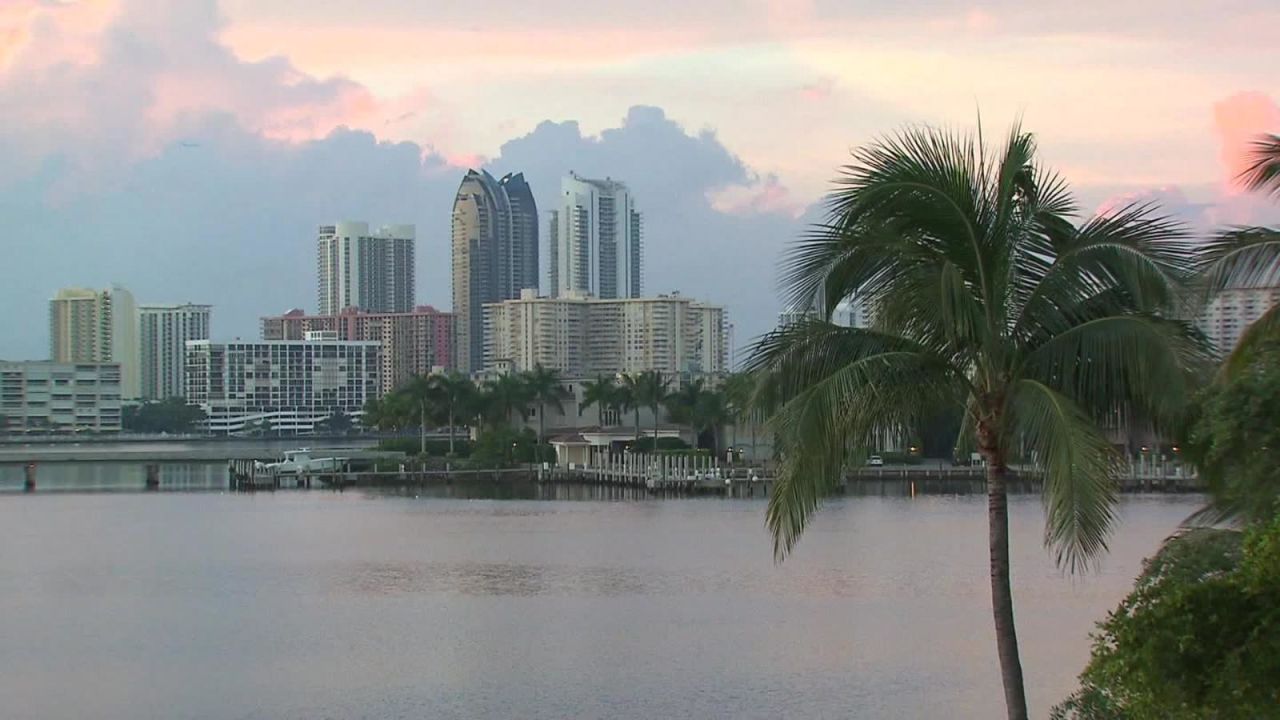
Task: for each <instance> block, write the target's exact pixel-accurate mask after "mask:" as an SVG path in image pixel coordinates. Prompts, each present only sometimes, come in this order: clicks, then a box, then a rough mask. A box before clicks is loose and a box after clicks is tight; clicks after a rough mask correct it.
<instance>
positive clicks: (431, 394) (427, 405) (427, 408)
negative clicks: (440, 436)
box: [398, 375, 438, 455]
mask: <svg viewBox="0 0 1280 720" xmlns="http://www.w3.org/2000/svg"><path fill="white" fill-rule="evenodd" d="M398 392H399V393H401V394H402V396H403V397H405V398H406V399H408V400H409V401H411V402H412V403H413V406H414V407H415V408H416V409H417V411H418V429H419V440H420V450H419V452H421V453H422V454H423V455H426V454H427V417H428V416H429V415H431V414H433V413H434V411H435V407H436V403H437V401H438V398H437V396H436V389H435V386H434V385H433V384H432V382H431V378H430V377H428V376H426V375H418V376H415V377H414V378H413V379H411V380H410V381H409V382H407V383H405V384H404V386H403V387H401V388H400V389H399V391H398Z"/></svg>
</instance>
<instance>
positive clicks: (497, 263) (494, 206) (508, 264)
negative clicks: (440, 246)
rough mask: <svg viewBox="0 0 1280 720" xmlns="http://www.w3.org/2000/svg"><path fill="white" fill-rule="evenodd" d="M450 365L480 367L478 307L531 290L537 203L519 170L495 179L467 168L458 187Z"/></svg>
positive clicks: (481, 319)
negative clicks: (453, 338)
mask: <svg viewBox="0 0 1280 720" xmlns="http://www.w3.org/2000/svg"><path fill="white" fill-rule="evenodd" d="M451 231H452V262H453V267H452V269H453V313H454V315H455V316H456V318H457V320H456V326H455V327H456V329H455V332H456V335H455V339H456V343H455V345H454V348H455V351H454V352H455V362H454V364H455V365H456V366H457V367H458V368H459V369H461V370H463V371H465V372H473V371H476V370H479V369H481V367H482V365H483V354H484V306H485V305H486V304H487V303H493V302H499V301H502V300H506V299H509V298H516V297H519V296H520V291H521V290H523V289H525V288H533V289H535V290H536V289H537V288H538V285H539V282H538V208H537V205H536V203H535V202H534V199H533V193H532V191H531V190H530V189H529V185H528V183H527V182H525V179H524V175H523V174H521V173H517V174H514V175H506V176H504V177H503V178H502V179H501V180H496V179H494V177H493V176H492V175H490V174H489V173H488V172H487V171H484V170H481V171H478V172H477V171H475V170H469V171H467V174H466V176H465V177H463V179H462V183H461V184H460V185H459V186H458V194H457V196H456V197H455V198H454V202H453V215H452V230H451Z"/></svg>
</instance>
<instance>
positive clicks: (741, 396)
mask: <svg viewBox="0 0 1280 720" xmlns="http://www.w3.org/2000/svg"><path fill="white" fill-rule="evenodd" d="M755 387H756V381H755V378H754V377H752V376H751V375H750V374H748V373H741V372H739V373H733V374H732V375H730V376H729V377H727V378H725V381H724V396H725V403H726V404H727V405H728V413H729V418H730V420H731V421H732V422H733V444H734V445H737V444H738V426H739V425H740V424H742V423H743V422H747V423H749V424H750V425H751V459H752V460H753V461H754V460H755V456H756V420H757V419H758V418H757V412H756V409H755V406H754V405H753V404H752V402H751V401H752V396H753V395H754V394H755Z"/></svg>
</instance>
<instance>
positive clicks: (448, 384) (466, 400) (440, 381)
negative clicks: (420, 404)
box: [430, 371, 476, 455]
mask: <svg viewBox="0 0 1280 720" xmlns="http://www.w3.org/2000/svg"><path fill="white" fill-rule="evenodd" d="M430 384H431V389H432V392H433V394H434V396H435V399H436V400H437V401H438V403H439V404H440V407H441V409H442V410H443V411H444V418H443V419H444V420H445V421H446V422H447V423H448V425H449V454H450V455H453V454H454V435H455V434H456V431H455V426H456V425H457V422H455V421H456V419H457V416H458V413H460V412H465V410H466V408H467V407H468V405H469V404H471V403H473V402H474V399H475V394H476V385H475V383H473V382H471V378H469V377H467V376H466V375H463V374H462V373H459V372H455V371H450V372H446V373H441V374H437V375H432V376H431V381H430Z"/></svg>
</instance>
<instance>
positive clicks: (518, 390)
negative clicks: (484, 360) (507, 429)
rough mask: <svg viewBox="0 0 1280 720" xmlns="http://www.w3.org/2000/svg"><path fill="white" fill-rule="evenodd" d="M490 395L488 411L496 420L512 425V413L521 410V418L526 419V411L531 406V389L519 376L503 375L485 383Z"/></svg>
mask: <svg viewBox="0 0 1280 720" xmlns="http://www.w3.org/2000/svg"><path fill="white" fill-rule="evenodd" d="M485 389H486V391H487V395H488V403H487V405H488V409H489V411H490V413H491V415H492V416H493V417H495V418H500V419H502V420H503V421H505V422H506V423H507V424H508V425H510V424H511V420H512V415H511V414H512V413H513V412H515V411H517V410H519V411H520V417H521V418H524V417H525V409H526V408H527V407H528V406H529V388H528V386H527V385H525V383H524V381H523V380H522V379H521V378H520V377H519V376H517V375H502V376H499V377H498V378H497V379H495V380H490V381H488V382H487V383H485Z"/></svg>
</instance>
